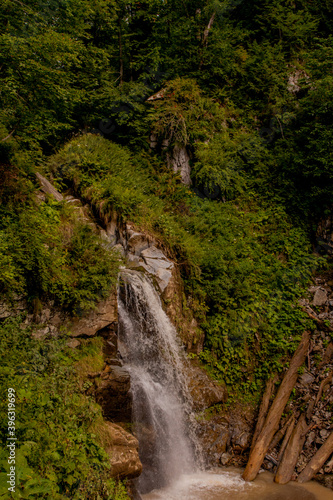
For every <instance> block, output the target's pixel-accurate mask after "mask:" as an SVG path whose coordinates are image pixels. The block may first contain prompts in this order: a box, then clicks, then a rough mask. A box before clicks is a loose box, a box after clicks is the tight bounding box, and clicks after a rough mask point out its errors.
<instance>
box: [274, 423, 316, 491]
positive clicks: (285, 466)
mask: <svg viewBox="0 0 333 500" xmlns="http://www.w3.org/2000/svg"><path fill="white" fill-rule="evenodd" d="M307 430H308V426H307V423H306V419H305V414H304V413H302V415H301V416H300V418H299V420H298V422H297V425H296V427H295V428H294V430H293V432H292V434H291V436H290V439H289V441H288V444H287V447H286V449H285V452H284V454H283V457H282V460H281V462H280V465H279V467H278V470H277V472H276V476H275V479H274V481H275V482H276V483H279V484H286V483H289V481H290V480H291V478H292V475H293V473H294V470H295V465H296V463H297V460H298V457H299V454H300V453H301V451H302V449H303V445H304V441H305V435H306V432H307Z"/></svg>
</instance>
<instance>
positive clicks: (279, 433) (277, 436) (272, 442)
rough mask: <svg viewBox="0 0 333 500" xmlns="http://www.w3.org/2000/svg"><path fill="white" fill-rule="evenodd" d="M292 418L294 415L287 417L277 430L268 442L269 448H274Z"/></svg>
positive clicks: (288, 426)
mask: <svg viewBox="0 0 333 500" xmlns="http://www.w3.org/2000/svg"><path fill="white" fill-rule="evenodd" d="M293 420H294V417H290V418H288V420H287V421H286V423H285V424H284V425H283V426H282V427H281V429H279V430H278V431H277V433H276V434H275V436H274V437H273V439H272V441H271V443H270V444H269V450H274V448H275V446H276V445H277V444H278V443H279V442H280V441H281V439H282V438H283V436H284V435H285V433H286V432H287V430H288V429H289V428H290V425H291V424H292V422H293Z"/></svg>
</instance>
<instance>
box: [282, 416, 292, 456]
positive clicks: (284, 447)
mask: <svg viewBox="0 0 333 500" xmlns="http://www.w3.org/2000/svg"><path fill="white" fill-rule="evenodd" d="M294 427H295V417H294V416H292V417H291V422H290V425H289V427H288V429H287V432H286V435H285V436H284V439H283V441H282V445H281V448H280V451H279V454H278V462H281V459H282V457H283V454H284V450H285V449H286V447H287V444H288V441H289V438H290V436H291V434H292V432H293V430H294Z"/></svg>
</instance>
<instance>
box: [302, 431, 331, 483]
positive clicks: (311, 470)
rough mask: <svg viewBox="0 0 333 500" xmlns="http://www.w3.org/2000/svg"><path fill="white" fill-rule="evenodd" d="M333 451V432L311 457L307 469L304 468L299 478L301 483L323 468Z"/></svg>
mask: <svg viewBox="0 0 333 500" xmlns="http://www.w3.org/2000/svg"><path fill="white" fill-rule="evenodd" d="M332 453H333V432H332V433H331V434H330V435H329V437H328V438H327V439H326V441H325V443H324V444H323V445H322V446H321V447H320V448H319V450H318V451H317V453H316V454H315V455H314V456H313V457H312V458H311V460H310V462H309V463H308V465H307V466H306V467H305V469H303V470H302V472H301V473H300V475H299V476H298V478H297V481H298V482H299V483H305V482H306V481H310V480H311V479H312V478H313V476H314V475H315V474H317V472H318V471H319V469H321V468H322V466H323V465H324V463H325V462H326V460H327V459H328V458H329V457H330V455H331V454H332Z"/></svg>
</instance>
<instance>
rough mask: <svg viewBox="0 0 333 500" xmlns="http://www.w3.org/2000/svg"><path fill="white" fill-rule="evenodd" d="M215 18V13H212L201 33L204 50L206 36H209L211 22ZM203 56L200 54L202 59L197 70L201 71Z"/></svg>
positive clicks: (206, 42) (206, 40) (206, 41)
mask: <svg viewBox="0 0 333 500" xmlns="http://www.w3.org/2000/svg"><path fill="white" fill-rule="evenodd" d="M215 16H216V12H213V14H212V16H211V18H210V19H209V22H208V24H207V28H206V29H205V31H204V33H203V37H202V47H203V48H204V49H205V48H206V47H207V45H208V35H209V32H210V30H211V28H212V26H213V22H214V19H215ZM203 62H204V61H203V54H202V57H201V60H200V64H199V70H201V68H202V65H203Z"/></svg>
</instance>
